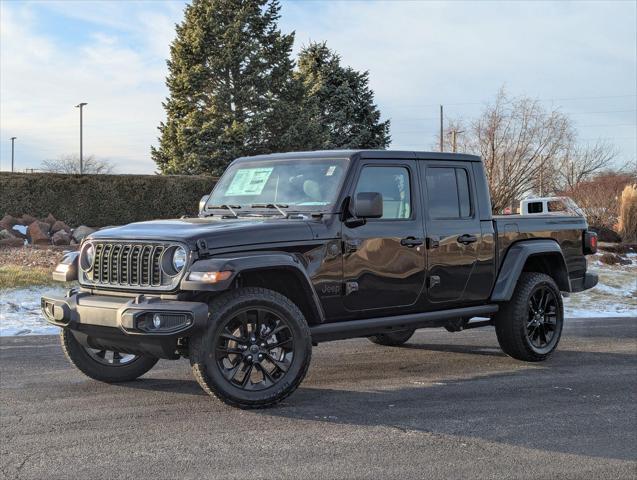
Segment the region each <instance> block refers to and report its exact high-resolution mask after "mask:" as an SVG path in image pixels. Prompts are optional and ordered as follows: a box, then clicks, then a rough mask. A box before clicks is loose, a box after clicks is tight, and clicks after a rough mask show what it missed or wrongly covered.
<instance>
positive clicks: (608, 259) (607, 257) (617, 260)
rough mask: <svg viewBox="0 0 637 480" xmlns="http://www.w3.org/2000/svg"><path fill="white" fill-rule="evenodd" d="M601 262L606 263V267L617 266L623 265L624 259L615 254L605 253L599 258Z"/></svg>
mask: <svg viewBox="0 0 637 480" xmlns="http://www.w3.org/2000/svg"><path fill="white" fill-rule="evenodd" d="M599 261H600V262H602V263H605V264H606V265H617V264H621V261H622V257H620V256H619V255H617V254H615V253H605V254H603V255H602V256H601V257H599Z"/></svg>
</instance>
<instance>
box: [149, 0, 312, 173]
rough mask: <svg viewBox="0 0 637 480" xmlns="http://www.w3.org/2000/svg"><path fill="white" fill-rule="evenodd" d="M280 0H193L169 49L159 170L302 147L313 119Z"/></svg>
mask: <svg viewBox="0 0 637 480" xmlns="http://www.w3.org/2000/svg"><path fill="white" fill-rule="evenodd" d="M279 11H280V5H279V3H278V0H193V2H192V4H190V5H188V6H187V7H186V9H185V17H184V20H183V22H182V23H181V24H179V25H177V35H176V38H175V40H174V41H173V43H172V44H171V49H170V59H169V60H168V71H169V73H168V77H167V80H166V84H167V86H168V89H169V92H170V95H169V97H168V98H167V99H166V101H165V102H164V104H163V105H164V108H165V110H166V117H167V118H166V121H165V122H162V123H161V125H160V126H159V130H160V138H159V147H158V148H154V147H151V154H152V158H153V160H154V161H155V162H156V164H157V166H158V167H159V170H160V171H161V172H162V173H169V174H175V173H180V174H199V173H212V174H220V173H221V172H222V171H223V170H224V168H225V166H226V165H227V164H228V162H229V161H231V160H233V159H234V158H236V157H239V156H242V155H255V154H260V153H270V152H275V151H285V150H298V149H299V148H300V142H301V141H302V138H303V137H304V136H305V135H307V134H308V132H309V131H310V130H311V128H312V125H311V123H310V122H309V121H307V120H306V121H299V119H302V116H303V109H302V100H303V90H302V88H301V86H300V85H299V83H298V81H296V80H295V79H294V78H293V68H294V62H293V60H292V59H291V57H290V52H291V49H292V44H293V42H294V34H289V35H284V34H282V33H281V31H280V30H279V29H278V27H277V20H278V19H279Z"/></svg>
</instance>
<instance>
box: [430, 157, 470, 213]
mask: <svg viewBox="0 0 637 480" xmlns="http://www.w3.org/2000/svg"><path fill="white" fill-rule="evenodd" d="M426 177H427V179H426V181H427V199H428V202H427V209H428V210H429V216H430V217H431V218H437V219H443V218H468V217H470V216H471V214H472V212H471V193H470V192H471V190H470V189H469V176H468V174H467V171H466V170H465V169H464V168H438V167H434V168H428V169H427V174H426Z"/></svg>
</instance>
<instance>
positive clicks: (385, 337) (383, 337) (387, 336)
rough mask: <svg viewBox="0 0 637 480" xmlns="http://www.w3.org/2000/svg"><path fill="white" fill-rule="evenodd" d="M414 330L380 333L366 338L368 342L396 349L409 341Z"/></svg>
mask: <svg viewBox="0 0 637 480" xmlns="http://www.w3.org/2000/svg"><path fill="white" fill-rule="evenodd" d="M415 331H416V330H413V329H412V330H401V331H400V332H390V333H381V334H378V335H374V336H372V337H368V338H369V341H370V342H372V343H376V344H378V345H385V346H387V347H397V346H399V345H402V344H403V343H405V342H406V341H407V340H409V339H410V338H411V337H412V335H413V334H414V332H415Z"/></svg>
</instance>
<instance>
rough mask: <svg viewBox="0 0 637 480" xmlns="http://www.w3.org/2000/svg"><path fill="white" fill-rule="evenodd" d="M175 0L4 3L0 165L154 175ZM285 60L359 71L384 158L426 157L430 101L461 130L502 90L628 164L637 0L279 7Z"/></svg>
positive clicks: (178, 7) (636, 125) (433, 125)
mask: <svg viewBox="0 0 637 480" xmlns="http://www.w3.org/2000/svg"><path fill="white" fill-rule="evenodd" d="M185 5H186V4H185V2H183V1H161V0H154V1H151V0H147V1H126V2H124V1H108V0H100V1H81V0H67V1H55V0H48V1H45V0H41V1H18V0H0V169H1V170H9V169H10V168H11V142H10V140H9V139H10V138H11V137H17V139H16V141H15V163H16V166H15V168H16V170H18V171H22V170H24V169H26V168H38V167H40V165H41V162H42V161H43V160H46V159H52V158H56V157H58V156H60V155H64V154H73V153H76V154H77V153H78V152H79V111H78V109H77V108H74V106H75V105H77V104H78V103H80V102H86V103H87V104H88V105H87V106H86V107H84V155H90V154H93V155H95V156H96V157H99V158H104V159H108V160H109V161H111V162H112V163H113V164H114V165H115V171H116V173H153V172H155V170H156V168H155V164H154V162H153V161H152V159H151V158H150V145H156V144H157V136H158V131H157V126H158V125H159V123H160V122H161V121H162V120H163V119H164V116H165V115H164V110H163V107H162V101H163V100H164V99H165V97H166V96H167V94H168V91H167V88H166V86H165V84H164V81H165V77H166V73H167V68H166V59H167V58H168V56H169V45H170V42H171V41H172V39H173V38H174V33H175V31H174V27H175V24H176V23H178V22H180V21H181V19H182V16H183V9H184V7H185ZM281 14H282V17H281V20H280V22H279V25H280V28H281V29H282V30H283V31H284V32H286V33H289V32H292V31H294V32H295V47H294V48H295V52H297V51H298V50H299V49H300V48H301V47H302V46H303V45H305V44H307V43H308V42H310V41H327V43H328V46H330V47H331V48H333V49H335V50H336V51H337V52H338V53H339V54H340V55H341V56H342V60H343V63H345V64H347V65H350V66H352V67H354V68H356V69H359V70H368V71H369V72H370V83H371V87H372V88H373V90H374V91H375V99H376V102H377V104H378V106H379V108H380V110H381V112H382V117H383V119H390V120H391V125H392V126H391V135H392V144H391V148H393V149H407V150H430V149H432V147H433V146H434V143H435V136H436V134H437V131H438V121H439V120H438V111H439V105H440V104H443V105H444V106H445V117H446V118H447V119H457V118H461V117H464V118H472V117H475V116H476V115H477V114H479V112H480V110H481V109H482V108H483V107H484V105H485V104H486V103H487V102H489V101H490V100H492V99H493V98H494V96H495V94H496V93H497V91H498V89H499V88H500V87H502V86H505V87H506V89H507V91H508V92H509V93H510V94H511V95H515V96H518V95H525V96H530V97H533V98H537V99H539V100H540V101H541V102H542V103H543V105H545V106H546V107H547V108H559V109H560V110H561V111H562V112H564V113H566V114H568V115H569V116H570V117H571V118H572V119H573V122H574V124H575V126H576V127H577V130H578V135H579V137H578V138H579V141H580V142H581V143H590V142H595V141H596V140H597V139H604V140H606V141H608V142H610V143H612V144H613V145H615V146H616V147H617V148H618V150H619V156H618V158H617V159H616V163H617V165H620V164H624V163H630V164H631V165H636V162H637V32H636V28H637V27H636V25H637V2H636V1H634V0H627V1H603V2H596V1H566V0H564V1H558V2H551V1H533V2H523V1H509V2H496V1H469V2H464V1H448V2H437V1H389V2H380V1H363V0H360V1H335V0H333V1H321V0H315V1H313V0H309V1H308V0H305V1H301V0H296V1H284V2H282V11H281Z"/></svg>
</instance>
